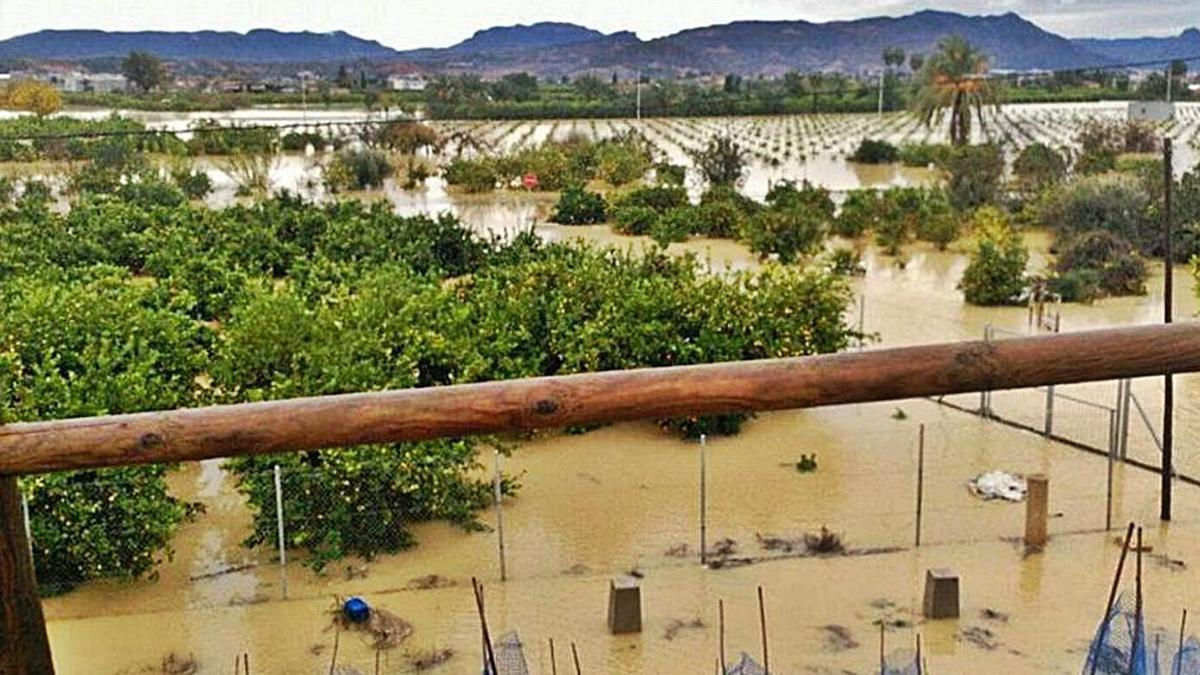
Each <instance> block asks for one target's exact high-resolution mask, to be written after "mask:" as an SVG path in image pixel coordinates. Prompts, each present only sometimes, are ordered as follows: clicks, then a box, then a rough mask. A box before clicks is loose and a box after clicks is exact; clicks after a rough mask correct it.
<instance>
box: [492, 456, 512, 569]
mask: <svg viewBox="0 0 1200 675" xmlns="http://www.w3.org/2000/svg"><path fill="white" fill-rule="evenodd" d="M495 455H496V456H495V461H496V472H495V476H494V477H493V478H492V493H493V494H492V498H493V499H494V500H495V502H496V541H497V542H498V544H499V547H500V581H508V566H507V565H506V564H505V561H504V507H503V506H502V505H501V503H502V502H503V501H504V491H503V490H502V489H501V478H500V451H499V450H496V451H495Z"/></svg>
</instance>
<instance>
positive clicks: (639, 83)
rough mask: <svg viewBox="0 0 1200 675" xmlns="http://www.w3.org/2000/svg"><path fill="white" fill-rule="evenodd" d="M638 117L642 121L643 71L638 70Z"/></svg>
mask: <svg viewBox="0 0 1200 675" xmlns="http://www.w3.org/2000/svg"><path fill="white" fill-rule="evenodd" d="M637 119H638V121H639V122H641V121H642V71H640V70H639V71H637Z"/></svg>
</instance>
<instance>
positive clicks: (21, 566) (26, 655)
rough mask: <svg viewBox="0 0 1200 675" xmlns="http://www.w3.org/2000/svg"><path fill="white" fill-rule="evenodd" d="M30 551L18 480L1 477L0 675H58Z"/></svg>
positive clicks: (11, 477)
mask: <svg viewBox="0 0 1200 675" xmlns="http://www.w3.org/2000/svg"><path fill="white" fill-rule="evenodd" d="M29 551H30V542H29V539H28V538H27V537H26V534H25V518H24V513H23V511H22V509H21V491H20V489H19V488H18V487H17V479H16V478H15V477H13V476H0V673H3V674H4V675H54V661H53V660H52V659H51V657H50V641H49V639H48V638H47V637H46V618H45V616H44V615H43V614H42V601H41V599H40V598H38V591H37V580H36V578H35V576H34V572H33V557H32V556H31V555H30V553H29Z"/></svg>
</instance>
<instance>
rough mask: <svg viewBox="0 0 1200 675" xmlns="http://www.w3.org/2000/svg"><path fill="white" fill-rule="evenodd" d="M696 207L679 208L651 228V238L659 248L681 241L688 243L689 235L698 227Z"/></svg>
mask: <svg viewBox="0 0 1200 675" xmlns="http://www.w3.org/2000/svg"><path fill="white" fill-rule="evenodd" d="M698 215H699V214H698V213H697V209H696V207H694V206H679V207H676V208H673V209H671V210H670V211H667V212H666V213H664V214H662V216H661V217H660V218H659V219H658V220H657V221H656V222H655V223H654V224H653V225H652V226H650V237H651V238H652V239H654V241H655V242H657V243H658V245H659V246H666V245H667V244H670V243H673V242H679V241H687V238H688V235H690V234H691V233H692V230H693V229H695V227H696V222H697V220H698V219H699V218H698Z"/></svg>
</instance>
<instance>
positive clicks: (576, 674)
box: [571, 640, 583, 675]
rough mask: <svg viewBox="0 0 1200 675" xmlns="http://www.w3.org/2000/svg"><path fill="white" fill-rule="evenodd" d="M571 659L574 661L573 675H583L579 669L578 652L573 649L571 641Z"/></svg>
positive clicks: (573, 645)
mask: <svg viewBox="0 0 1200 675" xmlns="http://www.w3.org/2000/svg"><path fill="white" fill-rule="evenodd" d="M571 658H572V659H574V660H575V675H583V670H582V669H581V668H580V667H579V650H577V649H575V641H574V640H572V641H571Z"/></svg>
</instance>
